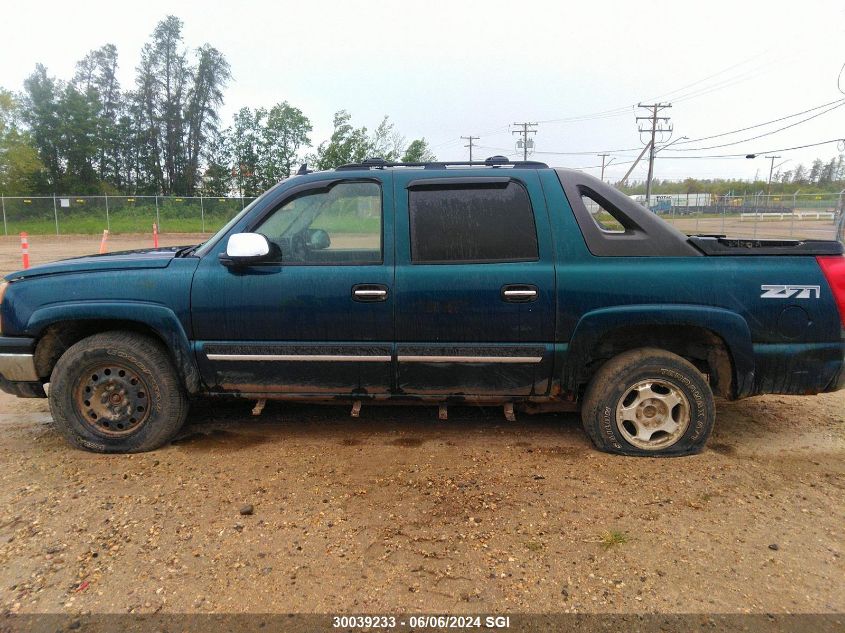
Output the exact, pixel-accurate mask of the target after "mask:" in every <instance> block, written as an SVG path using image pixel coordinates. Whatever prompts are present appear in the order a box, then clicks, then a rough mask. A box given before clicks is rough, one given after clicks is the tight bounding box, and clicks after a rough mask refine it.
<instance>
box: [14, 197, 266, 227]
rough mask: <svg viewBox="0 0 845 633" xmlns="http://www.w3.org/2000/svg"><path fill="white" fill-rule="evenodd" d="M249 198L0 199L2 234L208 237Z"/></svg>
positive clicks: (247, 201)
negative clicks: (154, 232)
mask: <svg viewBox="0 0 845 633" xmlns="http://www.w3.org/2000/svg"><path fill="white" fill-rule="evenodd" d="M253 199H254V198H226V197H214V198H212V197H204V196H203V197H176V196H27V197H7V196H0V208H2V214H3V232H4V234H5V235H16V234H18V233H20V232H21V231H26V232H27V233H30V234H32V235H52V234H55V235H69V234H96V233H102V231H103V230H104V229H108V230H109V232H110V233H149V232H151V231H152V227H153V224H157V225H158V230H159V232H168V233H213V232H214V231H216V230H217V229H219V228H220V227H222V226H223V225H224V224H225V223H226V222H228V221H229V220H230V219H231V218H232V217H234V216H235V214H237V213H238V212H239V211H240V210H241V209H243V208H244V207H245V206H246V205H248V204H249V203H250V202H252V200H253Z"/></svg>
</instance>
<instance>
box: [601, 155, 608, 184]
mask: <svg viewBox="0 0 845 633" xmlns="http://www.w3.org/2000/svg"><path fill="white" fill-rule="evenodd" d="M599 156H601V181H602V182H604V159H605V158H607V157H608V156H610V154H599ZM608 164H610V163H608Z"/></svg>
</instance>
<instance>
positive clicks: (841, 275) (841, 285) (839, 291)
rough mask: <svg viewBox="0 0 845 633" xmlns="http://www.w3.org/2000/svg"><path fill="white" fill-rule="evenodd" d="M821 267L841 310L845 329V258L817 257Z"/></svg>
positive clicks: (840, 256) (841, 319) (840, 314)
mask: <svg viewBox="0 0 845 633" xmlns="http://www.w3.org/2000/svg"><path fill="white" fill-rule="evenodd" d="M816 261H818V262H819V266H820V267H821V269H822V272H823V273H824V276H825V278H826V279H827V283H828V285H830V290H831V291H832V292H833V298H834V299H835V300H836V307H837V308H839V320H840V321H841V322H842V326H843V327H845V256H842V255H837V256H826V257H816Z"/></svg>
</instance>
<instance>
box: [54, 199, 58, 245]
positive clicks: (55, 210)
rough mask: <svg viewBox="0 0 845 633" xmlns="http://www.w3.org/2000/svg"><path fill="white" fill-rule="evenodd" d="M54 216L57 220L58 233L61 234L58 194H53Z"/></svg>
mask: <svg viewBox="0 0 845 633" xmlns="http://www.w3.org/2000/svg"><path fill="white" fill-rule="evenodd" d="M53 218H55V220H56V235H58V234H59V209H58V207H57V206H56V194H53Z"/></svg>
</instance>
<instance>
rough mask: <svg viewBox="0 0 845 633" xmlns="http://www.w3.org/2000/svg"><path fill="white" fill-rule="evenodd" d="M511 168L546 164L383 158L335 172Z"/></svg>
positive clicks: (502, 158)
mask: <svg viewBox="0 0 845 633" xmlns="http://www.w3.org/2000/svg"><path fill="white" fill-rule="evenodd" d="M476 166H477V167H510V168H513V169H546V168H548V165H546V163H540V162H537V161H533V160H520V161H516V162H513V163H512V162H511V161H510V160H508V158H507V156H491V157H490V158H487V159H485V160H483V161H479V160H438V161H433V162H430V163H401V162H399V163H395V162H392V161H388V160H384V159H383V158H367V159H365V160H364V161H362V162H360V163H349V164H348V165H341V166H340V167H336V168H335V171H351V170H353V169H387V168H390V167H417V168H422V169H446V168H448V167H476Z"/></svg>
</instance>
